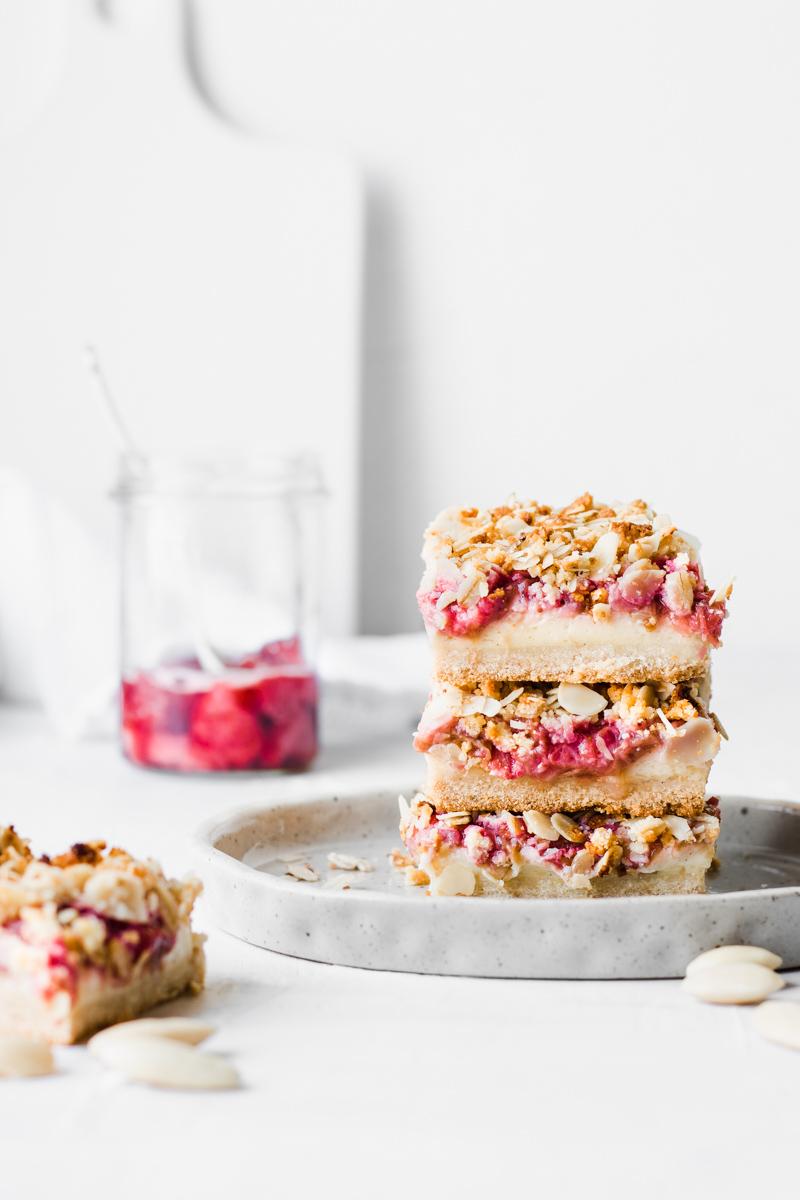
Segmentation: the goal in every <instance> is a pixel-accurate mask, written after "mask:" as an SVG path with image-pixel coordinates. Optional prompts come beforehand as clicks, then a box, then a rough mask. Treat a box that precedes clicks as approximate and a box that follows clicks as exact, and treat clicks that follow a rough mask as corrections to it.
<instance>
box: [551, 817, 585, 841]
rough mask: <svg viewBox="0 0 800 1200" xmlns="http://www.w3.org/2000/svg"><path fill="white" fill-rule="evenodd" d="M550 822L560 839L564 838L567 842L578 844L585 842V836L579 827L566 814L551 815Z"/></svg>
mask: <svg viewBox="0 0 800 1200" xmlns="http://www.w3.org/2000/svg"><path fill="white" fill-rule="evenodd" d="M550 821H551V822H552V825H553V828H554V829H555V830H556V832H557V833H558V834H559V835H560V836H561V837H563V838H566V839H567V841H568V842H575V843H578V842H585V841H586V834H585V833H584V832H583V830H582V829H581V827H580V825H578V824H577V822H576V821H573V820H572V817H568V816H567V814H566V813H553V814H552V816H551V817H550Z"/></svg>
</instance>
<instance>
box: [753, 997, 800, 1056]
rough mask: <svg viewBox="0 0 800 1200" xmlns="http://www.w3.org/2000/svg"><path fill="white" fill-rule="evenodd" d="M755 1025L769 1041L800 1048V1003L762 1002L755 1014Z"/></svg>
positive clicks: (793, 1048) (791, 1047)
mask: <svg viewBox="0 0 800 1200" xmlns="http://www.w3.org/2000/svg"><path fill="white" fill-rule="evenodd" d="M753 1025H754V1026H755V1028H756V1030H757V1031H758V1033H760V1034H761V1036H762V1037H763V1038H766V1039H767V1041H768V1042H776V1043H777V1044H778V1045H779V1046H788V1048H789V1049H790V1050H800V1004H781V1003H780V1002H779V1001H778V1000H771V1001H768V1002H767V1003H766V1004H760V1005H759V1006H758V1008H757V1009H756V1011H755V1013H754V1014H753Z"/></svg>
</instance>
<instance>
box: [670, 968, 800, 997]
mask: <svg viewBox="0 0 800 1200" xmlns="http://www.w3.org/2000/svg"><path fill="white" fill-rule="evenodd" d="M784 986H785V983H784V980H783V979H781V977H780V975H776V974H775V972H774V971H770V970H769V968H768V967H762V966H761V964H760V963H754V962H722V963H719V964H718V965H717V966H711V967H705V968H704V969H702V970H697V971H693V972H692V973H691V975H687V976H686V978H685V979H684V981H683V984H682V987H683V989H684V991H686V992H688V993H689V994H690V995H691V996H694V997H695V999H697V1000H703V1001H705V1003H706V1004H760V1003H761V1001H762V1000H766V998H767V996H771V995H772V993H773V992H777V991H779V990H780V988H782V987H784Z"/></svg>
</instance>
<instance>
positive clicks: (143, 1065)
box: [90, 1034, 239, 1091]
mask: <svg viewBox="0 0 800 1200" xmlns="http://www.w3.org/2000/svg"><path fill="white" fill-rule="evenodd" d="M90 1049H91V1051H92V1054H94V1056H95V1057H96V1058H99V1059H100V1061H101V1062H102V1063H104V1064H105V1066H107V1067H112V1068H113V1069H114V1070H116V1071H120V1072H121V1073H122V1074H123V1075H125V1076H127V1078H128V1079H135V1080H136V1081H137V1082H138V1083H149V1084H151V1085H152V1086H153V1087H163V1088H183V1089H192V1090H203V1091H205V1090H211V1089H214V1090H217V1089H220V1088H235V1087H238V1086H239V1076H238V1075H237V1073H236V1071H235V1070H234V1068H233V1067H232V1066H231V1064H230V1063H228V1062H226V1061H225V1059H224V1058H220V1057H219V1055H217V1054H204V1053H203V1052H202V1051H201V1050H195V1049H194V1047H192V1046H187V1045H184V1044H182V1043H181V1042H174V1041H171V1040H170V1039H169V1038H165V1037H152V1036H149V1037H146V1036H145V1035H144V1034H141V1035H139V1036H138V1037H134V1036H133V1035H132V1034H131V1036H130V1037H108V1038H104V1039H103V1038H97V1039H92V1044H91V1046H90Z"/></svg>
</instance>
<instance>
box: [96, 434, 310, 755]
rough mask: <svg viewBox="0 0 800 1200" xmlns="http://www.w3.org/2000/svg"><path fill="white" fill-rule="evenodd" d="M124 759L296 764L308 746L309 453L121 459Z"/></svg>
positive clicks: (122, 722) (122, 724)
mask: <svg viewBox="0 0 800 1200" xmlns="http://www.w3.org/2000/svg"><path fill="white" fill-rule="evenodd" d="M116 494H117V496H118V497H119V499H120V501H121V509H122V588H121V599H122V697H121V730H122V748H123V752H124V753H125V755H126V756H127V757H128V758H129V759H130V760H131V761H132V762H135V763H138V764H140V765H141V766H147V767H158V768H161V769H164V770H171V771H202V772H207V771H259V770H274V769H281V768H285V769H299V768H302V767H306V766H308V764H309V763H310V762H311V761H312V759H313V758H314V756H315V754H316V752H317V692H318V689H317V679H316V675H315V672H314V660H315V642H316V617H317V578H316V566H317V563H318V560H319V532H320V517H321V502H322V496H323V489H322V486H321V483H320V477H319V472H318V469H317V466H316V464H315V462H314V461H313V460H312V459H310V458H307V457H292V458H272V457H264V458H259V457H254V458H246V459H232V458H230V459H225V458H218V459H206V460H200V459H197V460H188V459H180V458H177V457H166V456H161V457H150V458H142V457H138V456H133V455H129V456H126V457H125V458H124V459H123V461H122V470H121V476H120V483H119V486H118V489H117V492H116Z"/></svg>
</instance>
